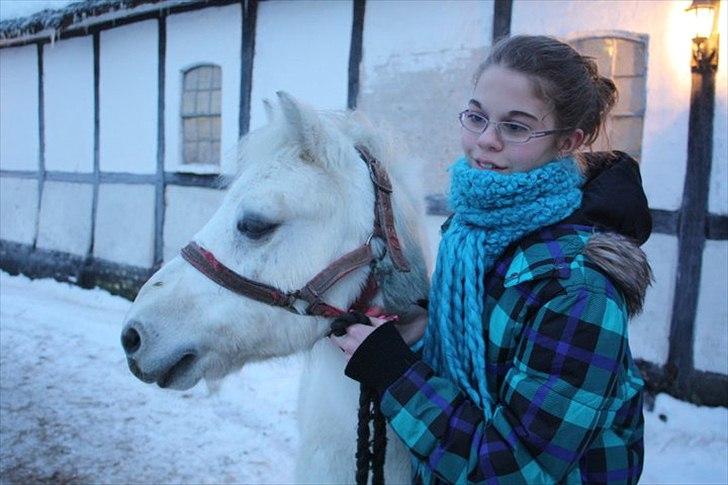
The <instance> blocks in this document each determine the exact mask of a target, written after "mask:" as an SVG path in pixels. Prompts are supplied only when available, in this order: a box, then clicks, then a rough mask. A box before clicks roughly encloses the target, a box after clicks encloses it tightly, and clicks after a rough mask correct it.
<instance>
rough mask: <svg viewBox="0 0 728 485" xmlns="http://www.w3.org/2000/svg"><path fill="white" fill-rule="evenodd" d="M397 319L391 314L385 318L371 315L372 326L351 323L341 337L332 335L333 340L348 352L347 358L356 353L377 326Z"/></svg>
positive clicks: (345, 352)
mask: <svg viewBox="0 0 728 485" xmlns="http://www.w3.org/2000/svg"><path fill="white" fill-rule="evenodd" d="M395 319H396V317H393V316H389V315H387V316H386V317H384V318H380V317H372V316H370V317H369V321H370V322H371V323H372V325H371V326H369V325H362V324H360V323H355V324H354V325H350V326H349V327H347V328H346V334H345V335H342V336H341V337H337V336H335V335H332V336H331V341H332V342H333V343H334V344H336V346H337V347H339V348H340V349H341V350H342V351H343V352H344V354H346V358H347V359H350V358H351V356H352V355H354V352H356V349H358V348H359V346H360V345H361V343H362V342H364V340H365V339H366V338H367V337H368V336H369V335H370V334H371V333H372V332H373V331H374V330H376V329H377V327H379V326H381V325H383V324H384V323H386V322H389V321H390V320H395Z"/></svg>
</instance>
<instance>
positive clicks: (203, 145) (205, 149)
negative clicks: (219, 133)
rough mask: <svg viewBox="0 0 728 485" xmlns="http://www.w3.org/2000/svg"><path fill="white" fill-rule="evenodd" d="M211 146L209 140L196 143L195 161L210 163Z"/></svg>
mask: <svg viewBox="0 0 728 485" xmlns="http://www.w3.org/2000/svg"><path fill="white" fill-rule="evenodd" d="M211 148H212V147H211V146H210V143H209V142H200V143H198V145H197V163H212V160H211V159H212V157H211Z"/></svg>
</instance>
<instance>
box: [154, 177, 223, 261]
mask: <svg viewBox="0 0 728 485" xmlns="http://www.w3.org/2000/svg"><path fill="white" fill-rule="evenodd" d="M224 196H225V192H224V191H222V190H217V189H206V188H202V187H177V186H173V185H170V186H168V187H167V190H166V194H165V200H166V202H167V207H166V211H165V215H164V260H165V261H169V260H170V259H172V258H174V257H175V256H177V254H178V253H179V250H180V249H182V247H183V246H185V245H187V243H188V242H190V241H191V240H192V237H193V236H194V235H195V234H196V233H197V231H199V230H200V229H201V228H202V226H204V225H205V224H206V223H207V221H209V220H210V218H211V217H212V215H213V214H214V213H215V211H216V210H217V208H218V207H220V204H222V199H223V197H224Z"/></svg>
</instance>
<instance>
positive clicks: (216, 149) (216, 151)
mask: <svg viewBox="0 0 728 485" xmlns="http://www.w3.org/2000/svg"><path fill="white" fill-rule="evenodd" d="M212 163H214V164H216V165H220V143H218V142H214V143H213V144H212Z"/></svg>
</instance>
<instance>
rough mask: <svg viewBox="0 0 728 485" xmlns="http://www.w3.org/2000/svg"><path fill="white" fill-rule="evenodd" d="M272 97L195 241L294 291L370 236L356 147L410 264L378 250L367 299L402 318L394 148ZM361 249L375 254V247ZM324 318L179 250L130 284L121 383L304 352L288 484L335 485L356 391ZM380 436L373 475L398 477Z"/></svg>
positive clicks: (415, 270)
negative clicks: (239, 290)
mask: <svg viewBox="0 0 728 485" xmlns="http://www.w3.org/2000/svg"><path fill="white" fill-rule="evenodd" d="M278 101H279V103H278V105H279V109H276V110H275V111H274V110H273V108H272V107H271V105H270V104H266V108H267V111H268V114H269V124H268V125H267V126H265V127H263V128H261V129H259V130H256V131H254V132H252V133H250V134H249V135H248V136H246V137H245V138H244V139H243V140H242V141H241V146H240V150H239V160H238V161H239V167H240V173H239V176H238V177H237V179H236V181H235V182H234V184H233V185H232V186H231V187H230V189H229V190H228V193H227V194H226V197H225V199H224V202H223V204H222V206H221V207H220V208H219V209H218V211H217V212H216V213H215V215H214V216H213V217H212V219H211V220H210V221H209V222H208V223H207V224H206V225H205V227H203V228H202V229H201V230H200V232H199V233H197V234H196V235H195V237H194V241H195V242H196V243H198V244H199V245H200V246H203V247H204V248H206V249H207V250H209V251H210V252H211V253H213V254H214V255H215V257H216V258H217V260H218V261H220V262H221V263H222V264H224V265H225V266H227V267H228V268H230V269H232V270H233V271H235V272H236V273H238V274H240V275H242V276H244V277H246V278H249V279H252V280H255V281H259V282H262V283H266V284H268V285H272V286H275V287H277V288H279V289H281V290H283V291H286V292H287V291H292V290H295V289H298V288H301V287H302V286H303V285H304V284H305V283H306V282H308V281H309V280H310V279H311V278H312V277H313V276H314V275H316V274H317V273H318V272H319V271H321V270H322V269H324V268H325V267H326V266H328V265H329V264H330V263H331V262H332V261H334V260H336V259H337V258H339V257H340V256H341V255H343V254H345V253H347V252H349V251H351V250H352V249H354V248H357V247H359V246H361V245H363V244H364V243H365V242H366V241H367V238H369V237H370V235H371V233H372V227H373V224H374V202H375V200H374V199H375V194H374V189H373V184H372V181H371V180H370V174H369V171H368V168H367V165H366V164H365V163H364V162H363V161H362V159H361V157H360V155H359V153H358V152H357V151H356V149H355V146H356V145H361V146H364V147H365V148H366V149H367V150H368V151H369V152H370V153H371V154H372V155H373V156H374V157H375V158H376V159H378V160H379V161H380V162H381V163H382V164H383V165H384V166H386V167H387V169H388V171H389V172H390V177H391V179H392V185H393V187H394V191H393V206H394V217H395V221H396V227H397V232H398V235H399V239H400V241H401V245H402V247H403V250H404V255H405V257H406V258H407V259H408V261H409V264H410V267H411V271H409V272H407V273H403V272H399V271H397V270H396V269H395V268H394V267H393V264H392V261H391V260H390V258H389V255H388V254H386V255H385V256H384V258H383V259H382V260H381V261H380V262H379V263H378V264H377V265H376V267H375V269H374V270H373V271H374V272H375V276H376V279H377V281H378V283H379V288H380V290H379V293H378V294H377V296H376V297H375V300H374V304H375V305H378V306H381V307H384V308H385V310H386V311H387V312H390V313H402V312H405V311H407V310H408V308H409V307H410V306H411V305H412V304H413V302H416V301H417V300H418V299H421V298H426V296H427V285H428V283H427V272H426V267H425V262H424V257H423V251H422V246H421V245H420V241H421V240H422V239H421V237H420V235H419V233H418V227H417V225H416V224H415V221H416V220H417V219H416V217H417V216H416V214H415V211H414V210H413V206H412V204H410V201H409V199H407V197H406V196H405V194H404V192H403V190H402V187H401V185H399V184H398V183H397V180H396V177H395V176H394V175H395V174H394V173H392V172H393V170H394V168H395V165H396V163H397V159H401V158H402V157H401V155H405V154H398V153H395V151H394V150H393V147H391V146H386V145H385V144H384V143H383V142H382V141H381V140H382V139H381V137H378V136H376V135H375V134H374V133H373V130H371V129H369V128H366V127H364V126H363V125H362V124H361V123H357V122H355V121H353V119H352V116H351V115H347V114H342V113H339V114H334V113H320V112H316V111H314V110H312V109H310V108H309V107H307V106H304V105H302V104H301V103H299V102H297V101H296V100H295V99H293V98H292V97H290V96H289V95H287V94H285V93H279V94H278ZM372 244H374V245H375V246H377V248H378V250H379V251H383V248H384V244H382V242H381V241H378V240H376V239H375V240H374V241H373V242H372ZM370 271H372V270H371V269H370V267H369V266H364V267H362V268H360V269H358V270H356V271H353V272H351V273H350V274H348V275H347V276H345V277H344V278H343V279H341V280H340V281H339V282H338V283H337V284H336V285H334V286H333V287H332V288H331V289H330V290H329V291H327V292H326V293H325V294H324V295H323V299H324V300H325V301H326V302H327V303H329V304H332V305H334V306H337V307H339V308H348V307H349V306H350V305H351V304H352V302H353V301H355V300H356V298H357V297H358V295H359V294H360V292H361V290H362V287H363V286H364V284H365V282H366V281H367V278H368V276H369V273H370ZM330 321H331V320H330V319H327V318H322V317H312V316H302V315H296V314H294V313H291V312H288V311H286V310H284V309H281V308H277V307H274V306H269V305H266V304H264V303H260V302H258V301H254V300H252V299H249V298H246V297H243V296H240V295H238V294H236V293H233V292H232V291H229V290H227V289H225V288H223V287H221V286H218V285H217V284H216V283H214V282H213V281H211V280H210V279H208V278H207V277H206V276H205V275H203V274H202V273H201V272H199V271H197V270H196V269H195V268H193V267H192V266H191V265H190V264H189V263H188V262H187V261H185V260H184V259H182V258H181V257H179V256H178V257H176V258H174V259H173V260H171V261H170V262H169V263H167V264H166V265H165V266H164V267H162V268H161V269H160V270H159V271H158V272H157V273H156V274H154V276H152V278H151V279H150V280H149V281H148V282H147V283H146V284H145V285H144V286H143V287H142V289H141V290H140V292H139V295H138V296H137V298H136V301H135V302H134V304H133V305H132V307H131V310H130V311H129V314H128V317H127V322H126V324H125V326H124V330H123V331H122V343H123V346H124V348H125V350H126V352H127V357H128V361H129V367H130V369H131V371H132V372H133V373H134V375H136V376H137V377H138V378H139V379H141V380H143V381H144V382H149V383H151V382H156V383H157V384H158V385H160V386H161V387H169V388H173V389H188V388H190V387H192V386H194V385H195V384H196V383H197V382H198V381H199V380H201V379H203V378H204V379H210V380H214V379H220V378H222V377H223V376H225V375H226V374H228V373H230V372H233V371H235V370H236V369H239V368H240V367H241V366H243V365H244V364H245V363H247V362H253V361H261V360H265V359H269V358H272V357H277V356H286V355H290V354H293V353H296V352H300V351H306V352H307V358H306V359H305V360H306V367H305V369H304V372H303V377H302V382H301V386H300V398H299V414H298V422H299V424H300V443H301V446H300V451H299V453H298V457H297V467H296V478H297V480H298V481H300V482H309V483H347V482H353V481H354V476H355V459H354V453H355V449H356V419H357V417H356V416H357V407H358V393H359V386H358V384H357V383H355V382H354V381H352V380H350V379H348V378H347V377H345V376H344V372H343V370H344V366H345V365H346V361H345V358H344V355H343V354H342V353H341V351H340V350H339V349H338V348H336V347H335V346H334V345H333V344H332V343H331V342H329V341H328V339H327V338H325V336H326V335H327V333H328V332H329V325H330ZM388 438H389V444H388V447H387V455H386V462H385V480H386V481H387V482H389V483H407V482H410V473H411V472H410V461H409V453H408V452H407V451H406V450H405V449H404V447H403V445H402V444H401V443H400V442H399V440H398V439H396V437H395V435H394V433H392V432H391V430H390V432H389V433H388Z"/></svg>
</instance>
